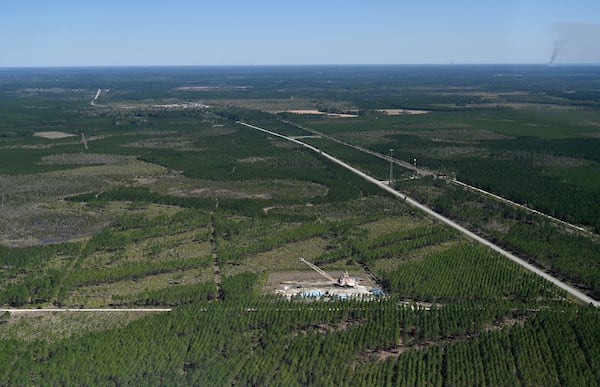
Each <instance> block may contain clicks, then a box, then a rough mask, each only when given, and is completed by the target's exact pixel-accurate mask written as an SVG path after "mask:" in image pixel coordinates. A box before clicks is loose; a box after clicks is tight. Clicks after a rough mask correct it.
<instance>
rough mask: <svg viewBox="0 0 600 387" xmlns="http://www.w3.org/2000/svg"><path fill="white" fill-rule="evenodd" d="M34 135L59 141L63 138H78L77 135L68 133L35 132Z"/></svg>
mask: <svg viewBox="0 0 600 387" xmlns="http://www.w3.org/2000/svg"><path fill="white" fill-rule="evenodd" d="M33 135H34V136H36V137H42V138H47V139H49V140H58V139H61V138H68V137H74V136H76V134H72V133H67V132H58V131H48V132H35V133H34V134H33Z"/></svg>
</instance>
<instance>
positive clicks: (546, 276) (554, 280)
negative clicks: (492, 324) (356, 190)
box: [237, 121, 600, 307]
mask: <svg viewBox="0 0 600 387" xmlns="http://www.w3.org/2000/svg"><path fill="white" fill-rule="evenodd" d="M237 123H238V124H240V125H244V126H246V127H248V128H251V129H254V130H258V131H261V132H264V133H267V134H269V135H271V136H275V137H279V138H283V139H285V140H288V141H291V142H293V143H296V144H298V145H300V146H303V147H305V148H307V149H310V150H312V151H313V152H316V153H318V154H319V155H321V156H323V157H325V158H326V159H328V160H330V161H332V162H334V163H336V164H338V165H340V166H342V167H344V168H346V169H347V170H349V171H351V172H352V173H354V174H356V175H358V176H360V177H362V178H363V179H365V180H367V181H369V182H371V183H373V184H375V185H377V186H378V187H379V188H381V189H383V190H385V191H387V192H389V193H391V194H392V195H394V196H395V197H397V198H399V199H402V200H404V201H405V202H406V203H407V204H409V205H411V206H413V207H416V208H418V209H420V210H421V211H423V212H425V213H427V214H428V215H430V216H432V217H433V218H435V219H437V220H439V221H440V222H443V223H445V224H447V225H449V226H450V227H452V228H454V229H456V230H458V231H460V232H461V233H463V234H464V235H466V236H467V237H469V238H470V239H472V240H474V241H476V242H479V243H481V244H482V245H485V246H487V247H489V248H491V249H492V250H494V251H496V252H498V253H500V254H502V255H503V256H505V257H506V258H508V259H510V260H511V261H513V262H515V263H517V264H519V265H521V266H522V267H524V268H525V269H527V270H529V271H531V272H533V273H535V274H537V275H539V276H540V277H542V278H544V279H546V280H548V281H550V282H551V283H553V284H554V285H556V286H558V287H559V288H561V289H563V290H565V291H566V292H567V293H568V294H570V295H571V296H573V297H575V298H576V299H578V300H580V301H582V302H584V303H586V304H592V305H593V306H595V307H600V301H598V300H595V299H593V298H591V297H590V296H588V295H587V294H585V293H583V292H581V291H579V290H577V289H575V288H573V287H572V286H570V285H568V284H566V283H564V282H562V281H561V280H559V279H558V278H555V277H553V276H551V275H550V274H548V273H546V272H544V271H542V270H540V269H539V268H537V267H535V266H533V265H532V264H530V263H529V262H527V261H525V260H523V259H521V258H519V257H517V256H516V255H514V254H512V253H510V252H508V251H506V250H504V249H503V248H501V247H500V246H498V245H496V244H494V243H492V242H490V241H488V240H487V239H485V238H482V237H480V236H479V235H477V234H475V233H473V232H471V231H469V230H467V229H466V228H464V227H463V226H461V225H459V224H458V223H456V222H454V221H452V220H450V219H448V218H446V217H445V216H443V215H441V214H438V213H437V212H435V211H433V210H432V209H431V208H429V207H426V206H424V205H423V204H421V203H419V202H417V201H416V200H414V199H412V198H410V197H408V196H406V195H405V194H403V193H400V192H398V191H396V190H395V189H393V188H391V187H390V186H388V185H387V183H384V182H381V181H379V180H377V179H375V178H374V177H371V176H369V175H367V174H366V173H364V172H362V171H359V170H358V169H356V168H354V167H352V166H351V165H349V164H347V163H345V162H343V161H342V160H339V159H337V158H335V157H333V156H331V155H330V154H328V153H325V152H323V151H322V150H320V149H319V148H316V147H314V146H312V145H309V144H306V143H304V142H302V141H299V140H296V139H294V138H291V137H288V136H284V135H282V134H279V133H276V132H273V131H270V130H268V129H263V128H259V127H258V126H254V125H250V124H247V123H245V122H241V121H238V122H237Z"/></svg>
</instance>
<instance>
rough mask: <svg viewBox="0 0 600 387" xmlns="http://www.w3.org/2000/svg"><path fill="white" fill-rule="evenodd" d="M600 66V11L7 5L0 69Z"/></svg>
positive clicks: (409, 5)
mask: <svg viewBox="0 0 600 387" xmlns="http://www.w3.org/2000/svg"><path fill="white" fill-rule="evenodd" d="M554 47H556V48H557V49H559V52H558V56H557V58H556V61H557V62H559V63H560V62H563V63H565V62H595V63H600V1H599V0H571V1H569V0H564V1H559V0H503V1H494V0H452V1H450V0H413V1H404V0H371V1H355V0H319V1H316V0H303V1H286V0H212V1H191V0H169V1H155V0H143V1H133V0H132V1H128V0H119V1H116V0H97V1H88V0H2V3H1V6H0V66H73V65H74V66H79V65H83V66H94V65H98V66H106V65H221V64H231V65H246V64H366V63H368V64H388V63H399V64H404V63H407V64H414V63H546V62H548V60H549V59H550V57H551V55H552V52H553V49H554Z"/></svg>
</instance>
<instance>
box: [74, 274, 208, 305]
mask: <svg viewBox="0 0 600 387" xmlns="http://www.w3.org/2000/svg"><path fill="white" fill-rule="evenodd" d="M212 279H213V273H212V268H194V269H189V270H185V271H174V272H170V273H163V274H158V275H149V276H146V277H143V278H141V279H138V280H127V281H117V282H113V283H109V284H99V285H92V286H83V287H79V288H75V289H72V290H70V291H69V292H68V293H67V295H66V297H65V298H64V300H63V302H62V303H63V305H71V306H77V305H85V306H86V307H90V308H95V307H105V306H109V305H110V304H114V303H115V302H119V301H120V300H121V299H123V298H127V297H135V295H138V294H142V293H144V292H149V291H153V290H159V289H165V288H169V287H176V286H178V285H191V284H197V283H201V282H206V281H210V280H212Z"/></svg>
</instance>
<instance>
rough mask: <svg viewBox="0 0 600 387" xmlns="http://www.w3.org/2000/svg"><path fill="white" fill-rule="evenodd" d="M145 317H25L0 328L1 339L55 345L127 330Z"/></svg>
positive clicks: (130, 314) (89, 314)
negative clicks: (108, 332) (43, 342)
mask: <svg viewBox="0 0 600 387" xmlns="http://www.w3.org/2000/svg"><path fill="white" fill-rule="evenodd" d="M145 316H147V313H136V312H119V313H101V312H78V313H58V312H53V313H43V314H40V313H30V314H26V313H23V314H18V315H15V316H13V317H11V319H10V320H9V321H8V322H7V323H6V324H0V339H4V340H15V339H16V340H20V341H25V342H32V341H46V342H48V343H52V342H56V341H59V340H62V339H65V338H68V337H71V336H79V335H83V334H85V333H88V332H93V331H104V330H107V329H114V328H121V327H125V326H127V324H129V323H130V322H131V321H134V320H137V319H140V318H143V317H145Z"/></svg>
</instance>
